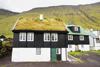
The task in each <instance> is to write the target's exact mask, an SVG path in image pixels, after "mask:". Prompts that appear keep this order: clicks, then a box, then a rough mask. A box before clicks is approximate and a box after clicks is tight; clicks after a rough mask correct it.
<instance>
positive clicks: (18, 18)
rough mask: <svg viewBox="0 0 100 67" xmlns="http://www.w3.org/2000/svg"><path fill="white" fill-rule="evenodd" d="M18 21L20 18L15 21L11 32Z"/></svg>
mask: <svg viewBox="0 0 100 67" xmlns="http://www.w3.org/2000/svg"><path fill="white" fill-rule="evenodd" d="M19 19H20V18H18V19H17V21H16V23H15V25H14V26H13V28H12V30H14V28H15V26H16V24H17V22H18V20H19Z"/></svg>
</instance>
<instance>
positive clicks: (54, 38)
mask: <svg viewBox="0 0 100 67" xmlns="http://www.w3.org/2000/svg"><path fill="white" fill-rule="evenodd" d="M51 41H58V34H57V33H52V34H51Z"/></svg>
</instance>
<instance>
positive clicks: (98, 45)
mask: <svg viewBox="0 0 100 67" xmlns="http://www.w3.org/2000/svg"><path fill="white" fill-rule="evenodd" d="M94 42H95V46H96V47H100V43H97V42H96V39H94Z"/></svg>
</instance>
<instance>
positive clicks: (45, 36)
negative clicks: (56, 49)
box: [44, 33, 50, 41]
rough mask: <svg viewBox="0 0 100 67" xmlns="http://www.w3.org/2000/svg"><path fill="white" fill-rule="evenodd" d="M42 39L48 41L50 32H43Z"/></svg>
mask: <svg viewBox="0 0 100 67" xmlns="http://www.w3.org/2000/svg"><path fill="white" fill-rule="evenodd" d="M44 41H50V33H44Z"/></svg>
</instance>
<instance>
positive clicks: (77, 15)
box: [0, 3, 100, 37]
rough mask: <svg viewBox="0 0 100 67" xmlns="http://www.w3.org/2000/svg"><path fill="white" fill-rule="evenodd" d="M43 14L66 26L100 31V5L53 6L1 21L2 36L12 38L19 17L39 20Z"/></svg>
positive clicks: (0, 30)
mask: <svg viewBox="0 0 100 67" xmlns="http://www.w3.org/2000/svg"><path fill="white" fill-rule="evenodd" d="M39 14H43V15H44V16H43V17H44V18H60V19H62V20H63V22H65V24H68V23H71V24H73V25H80V26H82V27H83V28H84V29H86V28H88V29H91V28H93V29H94V30H100V3H95V4H90V5H78V6H69V5H61V6H52V7H45V8H35V9H32V10H30V11H26V12H23V13H21V14H17V15H14V16H10V17H6V18H4V19H1V20H0V34H4V35H6V36H7V37H12V28H13V26H14V24H15V22H16V20H17V19H18V18H19V17H30V18H34V19H36V18H39Z"/></svg>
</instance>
